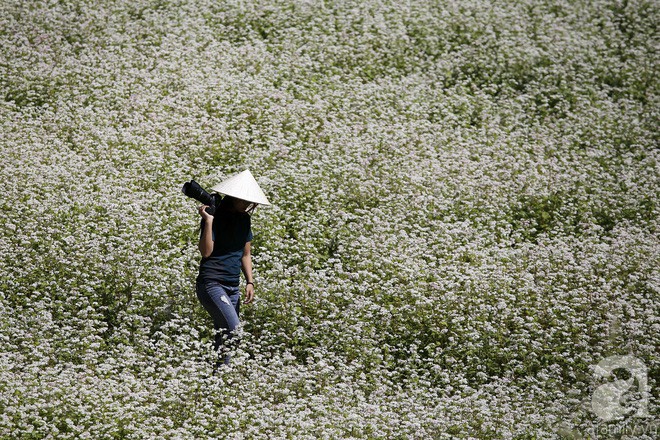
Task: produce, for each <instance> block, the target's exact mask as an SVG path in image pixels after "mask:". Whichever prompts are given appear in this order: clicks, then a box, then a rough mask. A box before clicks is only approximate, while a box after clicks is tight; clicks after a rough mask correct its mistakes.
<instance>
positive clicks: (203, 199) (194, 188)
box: [181, 180, 222, 215]
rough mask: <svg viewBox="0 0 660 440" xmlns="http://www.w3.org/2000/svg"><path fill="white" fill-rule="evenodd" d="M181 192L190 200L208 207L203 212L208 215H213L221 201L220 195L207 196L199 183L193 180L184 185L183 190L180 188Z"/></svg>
mask: <svg viewBox="0 0 660 440" xmlns="http://www.w3.org/2000/svg"><path fill="white" fill-rule="evenodd" d="M181 192H183V193H184V194H185V195H187V196H188V197H190V198H191V199H195V200H197V201H199V202H200V203H202V204H204V205H208V207H207V208H206V209H205V211H206V212H207V213H209V214H210V215H215V211H216V209H217V208H218V205H219V204H220V201H221V200H222V196H221V195H220V194H217V193H213V194H209V193H208V192H207V191H206V190H205V189H204V188H202V187H201V186H200V185H199V183H197V182H195V181H194V180H191V181H190V182H186V183H184V184H183V188H181Z"/></svg>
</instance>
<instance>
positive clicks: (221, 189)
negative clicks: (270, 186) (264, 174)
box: [211, 170, 270, 205]
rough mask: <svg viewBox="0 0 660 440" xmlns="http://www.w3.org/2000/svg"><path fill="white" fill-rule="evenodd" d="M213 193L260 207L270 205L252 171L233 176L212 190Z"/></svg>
mask: <svg viewBox="0 0 660 440" xmlns="http://www.w3.org/2000/svg"><path fill="white" fill-rule="evenodd" d="M211 189H212V190H213V191H215V192H218V193H220V194H224V195H227V196H232V197H236V198H237V199H243V200H247V201H248V202H252V203H258V204H260V205H270V202H269V201H268V199H267V198H266V195H265V194H264V192H263V191H262V190H261V188H259V184H258V183H257V181H256V180H255V179H254V176H253V175H252V173H251V172H250V170H245V171H243V172H242V173H238V174H236V175H233V176H231V177H230V178H229V179H227V180H225V181H223V182H220V183H218V184H217V185H216V186H214V187H213V188H211Z"/></svg>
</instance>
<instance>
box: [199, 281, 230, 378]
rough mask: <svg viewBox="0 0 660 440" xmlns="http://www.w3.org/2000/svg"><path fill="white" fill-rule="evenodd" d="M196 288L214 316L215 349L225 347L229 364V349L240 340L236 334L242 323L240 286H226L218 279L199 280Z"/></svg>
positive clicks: (200, 298) (226, 361) (225, 360)
mask: <svg viewBox="0 0 660 440" xmlns="http://www.w3.org/2000/svg"><path fill="white" fill-rule="evenodd" d="M196 290H197V298H198V299H199V302H200V303H201V304H202V306H204V308H205V309H206V311H207V312H209V315H211V318H213V327H214V328H215V330H216V334H215V343H214V344H213V349H214V350H216V351H218V350H220V348H221V347H224V351H225V356H224V364H225V365H228V364H229V360H230V358H231V356H230V354H229V353H228V352H229V350H230V349H231V348H235V347H237V346H238V343H239V342H240V340H239V338H237V337H235V334H234V330H236V327H238V324H239V323H240V321H239V319H238V313H239V310H240V307H241V293H240V290H239V288H238V286H236V287H234V286H226V285H224V284H221V283H219V282H217V281H202V280H198V281H197V286H196ZM219 330H222V331H219Z"/></svg>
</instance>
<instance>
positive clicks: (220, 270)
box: [197, 209, 253, 286]
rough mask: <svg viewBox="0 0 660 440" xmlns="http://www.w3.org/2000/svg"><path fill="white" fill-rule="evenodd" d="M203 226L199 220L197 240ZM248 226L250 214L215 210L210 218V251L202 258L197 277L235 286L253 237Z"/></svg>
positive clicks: (249, 224) (203, 222)
mask: <svg viewBox="0 0 660 440" xmlns="http://www.w3.org/2000/svg"><path fill="white" fill-rule="evenodd" d="M205 223H206V222H205V221H204V220H203V219H202V224H201V233H200V239H201V237H202V234H204V226H205ZM251 226H252V222H251V217H250V215H249V214H247V213H244V212H230V211H226V210H223V209H218V210H217V211H216V213H215V216H214V219H213V231H212V239H213V252H212V253H211V255H210V256H209V257H208V258H202V261H201V263H200V265H199V275H198V277H197V278H198V279H199V280H214V281H218V282H220V283H222V284H225V285H228V286H238V285H239V282H240V276H241V257H242V256H243V249H244V248H245V243H247V242H248V241H252V237H253V236H252V227H251Z"/></svg>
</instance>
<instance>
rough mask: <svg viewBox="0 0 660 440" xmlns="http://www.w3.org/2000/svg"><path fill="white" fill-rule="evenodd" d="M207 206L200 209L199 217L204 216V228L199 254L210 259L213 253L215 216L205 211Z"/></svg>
mask: <svg viewBox="0 0 660 440" xmlns="http://www.w3.org/2000/svg"><path fill="white" fill-rule="evenodd" d="M206 208H207V206H206V205H204V206H200V207H199V215H201V216H202V219H203V222H204V228H203V231H202V236H201V237H200V239H199V246H198V247H199V252H200V253H201V254H202V257H204V258H208V257H210V256H211V253H213V216H212V215H211V214H209V213H208V212H206V211H205V209H206Z"/></svg>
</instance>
